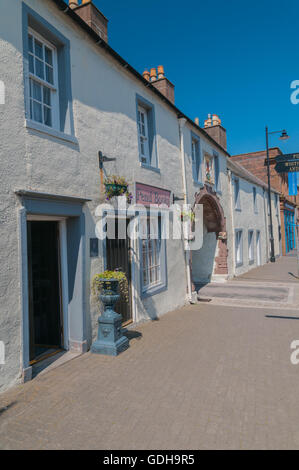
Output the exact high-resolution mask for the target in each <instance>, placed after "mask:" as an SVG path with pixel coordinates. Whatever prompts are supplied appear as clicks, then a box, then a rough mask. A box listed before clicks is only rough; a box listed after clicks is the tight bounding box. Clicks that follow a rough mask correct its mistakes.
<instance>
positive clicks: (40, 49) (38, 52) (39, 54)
mask: <svg viewBox="0 0 299 470" xmlns="http://www.w3.org/2000/svg"><path fill="white" fill-rule="evenodd" d="M34 43H35V55H36V56H37V57H39V58H40V59H42V60H43V59H44V51H43V45H42V43H41V42H39V41H38V40H37V39H35V41H34Z"/></svg>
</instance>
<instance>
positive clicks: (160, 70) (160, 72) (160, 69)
mask: <svg viewBox="0 0 299 470" xmlns="http://www.w3.org/2000/svg"><path fill="white" fill-rule="evenodd" d="M161 78H164V67H163V65H158V80H159V79H161Z"/></svg>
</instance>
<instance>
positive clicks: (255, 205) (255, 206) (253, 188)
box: [252, 186, 258, 214]
mask: <svg viewBox="0 0 299 470" xmlns="http://www.w3.org/2000/svg"><path fill="white" fill-rule="evenodd" d="M252 198H253V211H254V213H255V214H257V213H258V207H257V199H256V187H255V186H253V187H252Z"/></svg>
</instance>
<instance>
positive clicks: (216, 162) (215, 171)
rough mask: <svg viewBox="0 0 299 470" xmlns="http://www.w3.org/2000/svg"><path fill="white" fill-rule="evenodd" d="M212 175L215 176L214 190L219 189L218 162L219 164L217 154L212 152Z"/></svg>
mask: <svg viewBox="0 0 299 470" xmlns="http://www.w3.org/2000/svg"><path fill="white" fill-rule="evenodd" d="M214 175H215V176H214V177H215V191H217V192H219V191H221V186H220V164H219V155H218V153H216V152H214Z"/></svg>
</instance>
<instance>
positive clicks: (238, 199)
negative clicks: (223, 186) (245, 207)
mask: <svg viewBox="0 0 299 470" xmlns="http://www.w3.org/2000/svg"><path fill="white" fill-rule="evenodd" d="M236 187H237V188H238V192H237V193H236ZM234 208H235V210H236V211H241V196H240V178H239V177H237V176H234Z"/></svg>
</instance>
